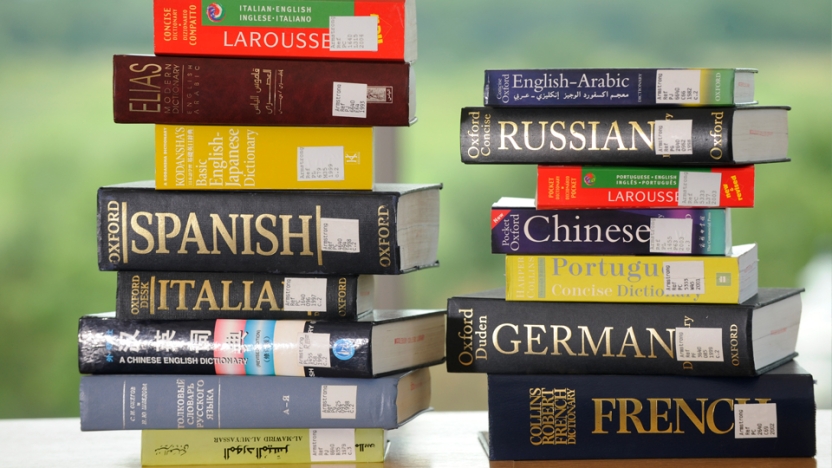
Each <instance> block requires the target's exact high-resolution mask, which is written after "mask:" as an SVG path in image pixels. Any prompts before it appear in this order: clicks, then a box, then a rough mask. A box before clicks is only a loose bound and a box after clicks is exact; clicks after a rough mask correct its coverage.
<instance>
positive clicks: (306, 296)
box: [283, 278, 326, 312]
mask: <svg viewBox="0 0 832 468" xmlns="http://www.w3.org/2000/svg"><path fill="white" fill-rule="evenodd" d="M283 310H286V311H289V312H307V311H313V312H326V278H286V279H285V280H284V281H283Z"/></svg>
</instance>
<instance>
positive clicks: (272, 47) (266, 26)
mask: <svg viewBox="0 0 832 468" xmlns="http://www.w3.org/2000/svg"><path fill="white" fill-rule="evenodd" d="M415 8H416V7H415V0H223V1H221V2H217V1H209V0H154V2H153V35H154V39H153V42H154V50H155V52H156V54H158V55H208V56H227V57H276V58H310V59H331V60H386V61H399V62H411V61H413V60H415V59H416V9H415Z"/></svg>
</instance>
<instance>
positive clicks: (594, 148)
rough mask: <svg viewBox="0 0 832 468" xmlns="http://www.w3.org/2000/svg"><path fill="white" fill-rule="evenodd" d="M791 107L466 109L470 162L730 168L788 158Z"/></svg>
mask: <svg viewBox="0 0 832 468" xmlns="http://www.w3.org/2000/svg"><path fill="white" fill-rule="evenodd" d="M788 111H789V108H788V107H758V106H749V107H674V108H665V107H570V108H542V107H465V108H463V109H462V115H461V124H460V131H459V135H460V153H461V156H462V162H464V163H466V164H611V165H627V166H629V165H650V166H676V165H683V166H687V165H692V166H697V165H698V166H708V167H710V166H731V165H742V164H756V163H763V162H778V161H788V156H787V153H788V139H789V138H788V136H789V129H788V119H787V117H788Z"/></svg>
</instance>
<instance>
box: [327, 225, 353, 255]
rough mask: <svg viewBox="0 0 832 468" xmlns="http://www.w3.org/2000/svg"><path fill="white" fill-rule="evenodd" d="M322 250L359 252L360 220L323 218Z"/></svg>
mask: <svg viewBox="0 0 832 468" xmlns="http://www.w3.org/2000/svg"><path fill="white" fill-rule="evenodd" d="M321 231H322V232H321V250H323V251H324V252H345V253H359V252H360V251H361V245H360V244H359V242H358V239H359V237H358V220H357V219H340V218H321Z"/></svg>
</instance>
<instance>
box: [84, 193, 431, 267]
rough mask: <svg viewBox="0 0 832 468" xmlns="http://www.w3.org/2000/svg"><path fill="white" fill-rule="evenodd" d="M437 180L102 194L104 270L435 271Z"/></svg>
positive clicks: (100, 215) (100, 255)
mask: <svg viewBox="0 0 832 468" xmlns="http://www.w3.org/2000/svg"><path fill="white" fill-rule="evenodd" d="M440 188H442V186H441V184H434V185H416V184H376V186H375V190H374V191H372V192H369V191H218V192H200V191H189V190H183V191H158V190H154V189H153V184H152V183H147V182H138V183H133V184H122V185H114V186H110V187H104V188H101V189H99V191H98V242H99V243H98V266H99V268H100V269H101V270H107V271H109V270H130V271H218V272H260V273H282V274H310V275H333V274H340V275H362V274H368V275H369V274H375V275H391V274H399V273H405V272H408V271H411V270H416V269H420V268H428V267H433V266H437V265H438V264H439V263H438V261H437V259H436V251H437V244H438V241H439V189H440Z"/></svg>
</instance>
